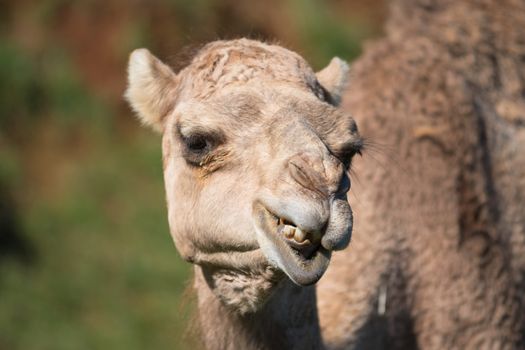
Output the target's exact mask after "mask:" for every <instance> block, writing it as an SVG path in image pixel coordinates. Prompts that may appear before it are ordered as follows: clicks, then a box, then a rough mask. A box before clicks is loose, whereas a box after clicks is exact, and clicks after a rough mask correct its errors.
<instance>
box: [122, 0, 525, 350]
mask: <svg viewBox="0 0 525 350" xmlns="http://www.w3.org/2000/svg"><path fill="white" fill-rule="evenodd" d="M524 14H525V8H524V5H523V4H522V3H521V2H520V1H517V0H516V1H512V0H505V1H496V0H465V1H452V0H395V1H393V2H392V5H391V15H390V18H389V20H388V23H387V30H386V37H385V38H383V39H380V40H378V41H377V42H375V43H373V44H372V45H369V46H368V47H367V48H366V50H365V52H364V54H363V55H362V57H360V58H359V59H358V60H357V61H356V62H355V63H354V64H353V73H352V77H353V78H352V81H351V84H350V86H349V88H348V89H346V83H347V78H348V66H347V64H346V63H345V62H343V61H342V60H340V59H338V58H334V59H333V60H332V61H331V62H330V64H329V65H328V66H327V67H326V68H324V69H323V70H321V71H319V72H317V73H314V72H313V70H312V69H311V68H310V67H309V66H308V64H307V63H306V61H305V60H304V59H303V58H301V57H300V56H298V55H297V54H295V53H293V52H291V51H289V50H286V49H284V48H282V47H280V46H277V45H270V44H266V43H261V42H258V41H252V40H247V39H239V40H233V41H217V42H212V43H210V44H208V45H206V46H204V47H203V48H202V49H201V50H200V51H199V52H198V53H197V55H196V56H195V57H194V58H193V60H192V61H191V63H190V64H189V65H188V66H187V67H186V68H184V69H183V70H181V71H180V72H178V73H175V72H174V71H173V70H171V69H170V68H169V67H168V66H167V65H165V64H164V63H162V62H161V61H160V60H158V59H157V58H156V57H154V56H153V55H152V54H151V53H149V51H147V50H145V49H140V50H136V51H134V52H133V53H132V55H131V57H130V64H129V72H128V80H129V84H128V90H127V92H126V97H127V99H128V101H129V102H130V104H131V106H132V108H133V109H134V110H135V112H136V113H137V115H138V116H139V118H140V120H141V121H142V122H143V123H144V124H147V125H149V126H150V127H152V128H154V129H155V130H158V131H159V132H161V133H162V153H163V166H164V177H165V187H166V197H167V204H168V221H169V226H170V231H171V234H172V237H173V239H174V241H175V245H176V247H177V249H178V251H179V253H180V254H181V256H182V257H183V258H184V259H186V260H187V261H189V262H191V263H193V264H194V271H195V280H194V288H195V291H196V294H197V300H198V302H197V304H198V305H197V306H198V317H199V323H200V327H201V331H202V341H203V345H204V347H206V348H208V349H278V348H286V349H319V348H329V349H355V348H357V349H417V348H422V349H523V348H525V293H523V291H524V290H525V213H524V209H523V204H522V203H524V202H525V153H524V152H523V150H524V149H525V128H524V125H525V117H524V116H525V98H524V95H523V91H525V82H524V78H525V75H524V74H523V69H522V68H521V67H522V65H523V57H525V46H524V45H523V43H525V32H523V30H522V28H524V24H525V15H524ZM354 118H355V119H354ZM358 125H359V131H358V128H357V126H358ZM361 135H364V136H366V137H367V138H369V139H372V140H374V141H375V142H377V143H380V144H382V145H385V147H386V149H387V150H386V151H383V153H380V154H379V155H378V154H375V156H374V148H373V146H368V150H367V143H366V142H365V141H363V138H362V136H361ZM362 151H363V157H355V156H356V155H357V154H360V153H361V152H362ZM350 169H352V171H353V172H354V173H355V174H357V175H358V180H359V181H357V182H356V181H353V184H352V192H351V193H352V195H351V196H348V193H349V190H350V187H351V186H350V184H351V182H350V176H349V170H350ZM350 204H351V206H350ZM351 208H352V209H351ZM352 211H353V212H354V213H355V216H356V223H355V227H353V226H354V223H353V214H352ZM352 231H353V232H354V233H353V235H354V237H353V238H352V243H351V244H350V246H349V247H348V249H345V248H346V247H347V246H348V245H349V243H350V239H351V236H352ZM332 253H333V254H332Z"/></svg>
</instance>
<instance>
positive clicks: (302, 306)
mask: <svg viewBox="0 0 525 350" xmlns="http://www.w3.org/2000/svg"><path fill="white" fill-rule="evenodd" d="M195 288H196V290H197V296H198V309H199V310H198V312H199V321H200V328H201V332H200V333H201V337H202V341H203V343H204V345H205V348H206V349H210V350H211V349H247V350H249V349H320V348H321V333H320V329H319V320H318V315H317V297H316V292H315V286H309V287H300V286H297V285H295V284H294V283H292V282H291V281H290V280H289V279H288V278H285V279H283V280H282V281H281V282H280V283H279V284H278V285H277V286H275V290H274V291H273V293H272V295H271V296H270V297H269V298H268V300H267V301H266V303H265V304H264V305H263V306H262V307H261V308H260V309H259V310H258V311H256V312H251V313H247V314H245V315H240V314H239V313H237V312H235V311H232V310H230V309H228V308H227V307H226V306H224V304H223V303H222V302H221V301H220V300H219V299H218V298H217V297H216V296H215V294H214V293H213V291H212V290H211V289H210V287H209V285H208V284H207V283H206V282H205V279H204V277H203V273H202V270H201V269H200V268H199V267H196V268H195Z"/></svg>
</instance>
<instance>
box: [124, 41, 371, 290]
mask: <svg viewBox="0 0 525 350" xmlns="http://www.w3.org/2000/svg"><path fill="white" fill-rule="evenodd" d="M346 73H347V70H346V65H345V64H344V63H343V62H342V61H340V60H338V59H334V60H332V62H331V64H330V65H329V66H328V67H327V68H325V69H324V70H323V71H321V72H319V73H317V75H316V74H315V73H313V71H312V70H311V69H310V68H309V66H308V65H307V64H306V62H304V60H303V59H302V58H300V57H299V56H298V55H296V54H295V53H292V52H290V51H288V50H285V49H283V48H281V47H278V46H270V45H266V44H262V43H259V42H253V41H249V40H245V39H242V40H236V41H230V42H215V43H212V44H209V45H207V46H206V47H204V48H203V49H202V50H201V52H200V53H199V54H198V55H197V56H196V57H195V58H194V59H193V61H192V63H191V64H190V65H189V66H188V67H186V68H185V69H184V70H182V71H181V72H180V73H179V74H177V75H176V74H175V73H173V72H172V71H171V70H170V69H169V68H168V67H167V66H165V65H164V64H162V63H161V62H160V61H158V60H157V59H156V58H154V57H153V56H151V55H150V54H149V53H147V52H146V51H139V52H135V53H134V54H133V55H132V57H131V62H130V77H129V79H130V86H129V89H128V92H127V97H128V99H129V100H130V102H131V104H132V106H133V107H134V109H135V110H136V111H137V112H138V113H139V116H140V117H141V118H142V119H143V121H144V122H145V123H147V124H150V125H152V126H153V127H155V128H156V129H158V130H161V131H162V134H163V141H162V144H163V161H164V175H165V185H166V196H167V201H168V215H169V224H170V230H171V233H172V236H173V238H174V240H175V243H176V246H177V249H178V250H179V252H180V253H181V255H182V256H183V257H184V258H185V259H186V260H188V261H191V262H193V263H196V264H199V265H201V266H212V267H215V268H221V269H228V270H239V271H247V270H257V269H260V268H263V269H264V268H266V267H268V266H270V267H273V268H277V269H279V270H281V271H283V272H284V273H285V274H286V275H288V277H289V278H290V279H291V280H292V281H294V282H295V283H297V284H300V285H308V284H312V283H315V282H316V281H317V280H319V278H320V277H321V276H322V275H323V273H324V272H325V270H326V268H327V267H328V264H329V261H330V255H331V252H332V251H333V250H338V249H342V248H344V247H346V246H347V245H348V243H349V241H350V236H351V231H352V212H351V209H350V206H349V204H348V202H347V197H346V195H347V192H348V190H349V188H350V179H349V177H348V175H347V170H348V167H349V165H350V162H351V159H352V157H353V155H354V154H355V153H356V152H359V149H360V147H361V144H362V142H361V139H360V137H359V134H358V132H357V128H356V125H355V122H354V121H353V119H352V118H351V117H350V116H348V115H347V114H344V113H343V112H341V111H340V110H339V109H337V107H336V104H337V103H338V100H339V95H340V93H341V91H342V89H343V82H344V80H345V78H346Z"/></svg>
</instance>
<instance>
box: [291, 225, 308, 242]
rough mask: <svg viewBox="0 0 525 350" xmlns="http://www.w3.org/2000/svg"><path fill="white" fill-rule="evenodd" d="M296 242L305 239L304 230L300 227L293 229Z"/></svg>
mask: <svg viewBox="0 0 525 350" xmlns="http://www.w3.org/2000/svg"><path fill="white" fill-rule="evenodd" d="M293 238H294V239H295V240H296V241H297V242H299V243H302V242H304V240H305V239H306V232H304V231H303V230H301V229H300V228H297V229H296V230H295V234H294V237H293Z"/></svg>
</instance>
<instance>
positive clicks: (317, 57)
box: [0, 0, 377, 350]
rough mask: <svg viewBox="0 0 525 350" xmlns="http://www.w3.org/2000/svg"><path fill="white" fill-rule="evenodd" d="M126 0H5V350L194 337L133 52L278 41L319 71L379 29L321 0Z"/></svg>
mask: <svg viewBox="0 0 525 350" xmlns="http://www.w3.org/2000/svg"><path fill="white" fill-rule="evenodd" d="M148 4H149V5H148ZM122 6H123V5H122V4H120V6H119V4H117V3H116V2H111V1H110V2H103V1H100V0H90V1H63V0H46V1H40V2H35V5H31V4H30V3H26V2H16V1H14V0H12V1H7V2H5V3H4V4H2V5H0V13H1V15H0V20H1V25H0V350H4V349H5V350H36V349H38V350H41V349H43V350H45V349H50V350H51V349H53V350H60V349H75V350H76V349H115V350H118V349H126V350H132V349H168V348H170V349H186V348H194V342H193V341H192V340H191V339H187V338H185V337H184V333H185V331H184V330H185V327H186V324H187V323H188V322H189V320H190V318H191V310H192V305H193V302H192V301H191V300H190V299H185V298H184V297H183V296H182V295H183V291H184V290H185V289H186V288H187V286H188V285H189V283H190V280H191V273H190V271H191V267H190V265H189V264H186V263H184V262H183V261H181V259H180V257H179V256H178V254H177V252H176V250H175V248H174V246H173V243H172V240H171V237H170V235H169V230H168V226H167V220H166V208H165V201H164V189H163V179H162V165H161V152H160V138H159V137H158V135H155V134H154V133H153V132H150V131H148V130H144V129H141V128H140V127H139V125H138V123H137V122H136V121H135V120H133V118H132V117H131V112H130V111H129V110H128V109H127V107H126V106H125V104H124V102H123V101H122V98H121V96H122V92H123V89H124V79H125V64H126V60H127V54H128V52H129V51H130V50H131V49H132V48H135V47H136V46H139V45H145V46H148V47H150V48H151V49H152V50H153V51H155V52H156V53H157V54H158V55H160V56H161V57H170V55H173V54H174V53H176V52H177V51H178V50H180V47H181V46H183V45H185V44H188V43H191V42H194V41H208V40H213V39H216V38H217V36H220V37H234V36H243V35H248V36H252V37H258V38H263V39H265V38H268V39H271V38H278V39H281V41H282V42H283V43H286V44H287V45H288V46H290V47H292V48H294V49H299V50H300V51H302V52H303V53H306V56H307V58H309V59H310V60H311V61H312V62H314V65H315V66H316V68H319V67H320V66H321V65H322V64H325V63H327V61H328V60H329V58H330V57H331V56H332V55H339V56H342V57H345V58H352V57H355V55H357V54H358V53H359V45H360V44H359V43H360V41H361V40H362V38H363V37H365V36H367V35H369V34H370V33H374V31H375V30H376V29H377V25H376V24H374V23H369V22H363V21H361V22H355V21H352V22H345V20H344V19H345V18H346V17H345V15H344V14H341V13H339V15H338V16H335V15H334V13H336V12H337V9H335V8H333V6H332V7H329V6H328V5H326V4H324V3H322V2H320V1H314V0H303V1H300V0H289V1H286V2H277V1H275V2H269V3H268V6H269V7H268V8H266V9H265V11H264V15H265V16H269V17H268V18H266V17H265V18H264V20H261V21H257V20H256V18H257V16H258V12H257V11H259V9H258V8H252V7H251V6H248V5H247V4H246V3H245V4H244V5H243V4H241V5H239V4H238V3H237V2H235V1H220V2H214V1H211V0H199V1H194V2H190V1H182V0H176V1H167V0H166V1H158V2H154V3H153V2H152V3H151V4H150V3H147V2H136V3H129V5H128V6H129V7H128V8H121V7H122ZM376 7H377V6H376ZM376 10H377V8H374V7H373V6H372V7H370V9H369V11H376ZM250 11H252V12H250ZM254 11H255V12H254ZM365 13H366V12H365ZM283 14H284V15H283ZM272 16H274V17H275V18H273V17H272ZM283 16H286V17H285V18H284V20H286V21H284V22H283V25H282V26H280V27H279V26H277V27H276V26H275V25H272V24H271V23H276V21H283ZM272 18H273V21H271V20H270V19H272ZM348 18H349V17H348ZM284 24H286V25H284Z"/></svg>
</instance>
